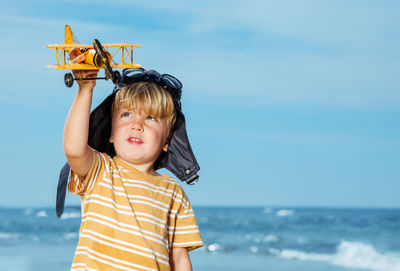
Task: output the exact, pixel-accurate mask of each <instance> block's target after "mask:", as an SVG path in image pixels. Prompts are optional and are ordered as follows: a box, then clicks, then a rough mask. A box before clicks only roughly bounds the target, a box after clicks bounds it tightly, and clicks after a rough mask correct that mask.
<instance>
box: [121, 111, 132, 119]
mask: <svg viewBox="0 0 400 271" xmlns="http://www.w3.org/2000/svg"><path fill="white" fill-rule="evenodd" d="M121 116H122V117H124V118H129V117H130V116H132V114H131V113H129V112H124V113H122V114H121Z"/></svg>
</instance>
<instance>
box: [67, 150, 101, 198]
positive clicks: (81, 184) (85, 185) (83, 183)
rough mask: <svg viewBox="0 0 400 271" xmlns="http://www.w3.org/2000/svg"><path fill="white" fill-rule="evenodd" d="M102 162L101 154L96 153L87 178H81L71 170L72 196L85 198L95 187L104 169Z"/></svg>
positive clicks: (70, 189)
mask: <svg viewBox="0 0 400 271" xmlns="http://www.w3.org/2000/svg"><path fill="white" fill-rule="evenodd" d="M101 162H102V159H101V157H100V153H98V152H96V151H94V152H93V161H92V165H91V167H90V170H89V172H88V174H87V175H86V177H85V178H81V177H80V176H79V175H78V174H76V173H75V172H74V171H73V170H72V169H71V170H70V172H69V176H68V191H69V192H70V193H72V194H78V195H80V196H84V195H85V194H86V192H87V191H88V190H90V189H91V188H92V187H93V184H94V182H95V181H96V179H97V176H98V175H99V171H100V169H101V167H102V165H101V164H102V163H101Z"/></svg>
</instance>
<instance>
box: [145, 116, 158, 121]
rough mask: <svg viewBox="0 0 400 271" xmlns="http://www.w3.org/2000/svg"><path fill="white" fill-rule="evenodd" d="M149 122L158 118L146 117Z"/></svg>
mask: <svg viewBox="0 0 400 271" xmlns="http://www.w3.org/2000/svg"><path fill="white" fill-rule="evenodd" d="M146 119H147V120H156V118H154V117H152V116H147V117H146Z"/></svg>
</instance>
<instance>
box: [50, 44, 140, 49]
mask: <svg viewBox="0 0 400 271" xmlns="http://www.w3.org/2000/svg"><path fill="white" fill-rule="evenodd" d="M101 46H103V47H104V48H116V47H136V48H142V46H141V45H137V44H133V43H108V44H102V45H101ZM46 47H47V48H50V49H73V48H93V45H88V44H49V45H47V46H46Z"/></svg>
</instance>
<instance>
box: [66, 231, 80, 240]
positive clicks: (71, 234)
mask: <svg viewBox="0 0 400 271" xmlns="http://www.w3.org/2000/svg"><path fill="white" fill-rule="evenodd" d="M64 239H66V240H71V239H78V233H76V232H67V233H65V234H64Z"/></svg>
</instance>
